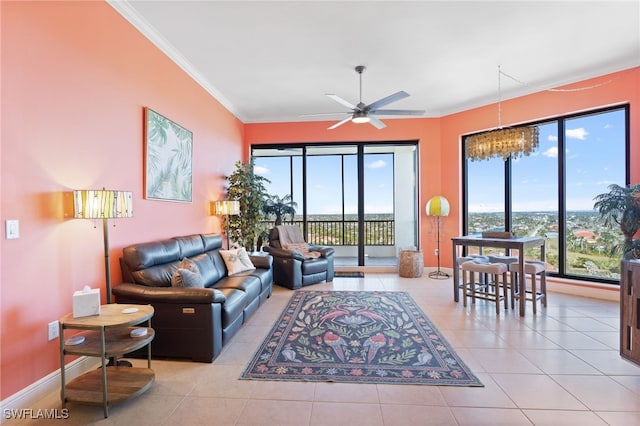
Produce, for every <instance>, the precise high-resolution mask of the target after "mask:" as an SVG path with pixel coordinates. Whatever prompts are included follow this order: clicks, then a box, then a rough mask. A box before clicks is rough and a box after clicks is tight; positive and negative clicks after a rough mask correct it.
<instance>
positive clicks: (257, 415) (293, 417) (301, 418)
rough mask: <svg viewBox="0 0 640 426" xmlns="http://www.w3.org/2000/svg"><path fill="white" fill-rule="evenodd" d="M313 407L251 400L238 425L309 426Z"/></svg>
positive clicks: (302, 404)
mask: <svg viewBox="0 0 640 426" xmlns="http://www.w3.org/2000/svg"><path fill="white" fill-rule="evenodd" d="M311 407H312V403H311V402H304V401H270V400H249V401H247V404H246V405H245V407H244V409H243V410H242V413H241V414H240V417H239V418H238V421H237V422H236V425H237V426H241V425H254V426H256V425H264V426H272V425H283V426H285V425H292V426H300V425H308V424H309V421H310V418H311Z"/></svg>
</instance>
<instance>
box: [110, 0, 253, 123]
mask: <svg viewBox="0 0 640 426" xmlns="http://www.w3.org/2000/svg"><path fill="white" fill-rule="evenodd" d="M106 1H107V3H108V4H109V5H110V6H111V7H112V8H114V9H115V10H116V11H117V12H118V13H119V14H120V15H122V16H123V17H124V18H125V19H126V20H127V21H129V23H130V24H131V25H133V27H134V28H136V29H137V30H138V31H140V33H142V35H144V36H145V37H146V38H147V39H149V40H150V41H151V42H152V43H153V44H154V45H155V46H156V47H157V48H158V49H160V50H161V51H162V52H163V53H164V54H165V55H167V56H168V57H169V59H171V60H172V61H173V62H175V63H176V65H178V66H179V67H180V68H181V69H182V70H183V71H184V72H185V73H187V74H188V75H189V76H190V77H191V78H193V79H194V80H195V81H196V83H198V84H199V85H200V86H201V87H202V88H203V89H204V90H206V91H207V92H208V93H209V94H210V95H211V96H213V97H214V98H215V99H216V100H217V101H218V102H220V103H221V104H222V106H224V107H225V108H226V109H228V110H229V111H230V112H231V113H232V114H233V115H234V116H236V117H237V118H238V119H239V120H240V121H242V122H244V121H245V120H244V119H243V117H241V116H240V114H239V113H238V111H236V108H235V107H234V106H233V104H232V103H231V102H230V101H229V99H227V98H226V97H225V96H224V95H223V94H222V93H221V92H220V91H219V90H218V89H216V88H215V86H213V84H211V82H209V81H208V80H207V79H206V78H205V77H204V76H203V75H202V74H201V73H199V72H198V70H197V69H196V68H195V67H194V66H193V64H191V63H190V62H189V61H188V60H187V59H186V58H185V57H184V56H183V55H182V54H181V53H180V52H179V51H178V50H177V49H176V48H175V47H174V46H172V45H171V43H169V42H168V41H167V40H166V39H165V38H164V37H163V36H162V35H161V34H160V33H159V32H158V31H157V30H156V29H155V28H154V27H153V25H151V24H150V23H149V22H148V21H147V20H146V19H144V18H143V17H142V16H140V14H139V13H138V12H137V11H136V9H135V8H134V7H133V6H132V5H131V4H130V2H129V1H126V0H106Z"/></svg>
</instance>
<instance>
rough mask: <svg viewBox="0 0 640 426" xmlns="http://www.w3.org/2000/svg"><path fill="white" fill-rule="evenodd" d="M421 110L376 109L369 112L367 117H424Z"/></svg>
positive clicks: (423, 111)
mask: <svg viewBox="0 0 640 426" xmlns="http://www.w3.org/2000/svg"><path fill="white" fill-rule="evenodd" d="M424 113H425V110H423V109H377V110H375V111H370V112H369V115H372V114H373V115H417V116H420V115H424Z"/></svg>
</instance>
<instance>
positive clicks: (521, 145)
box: [465, 67, 539, 161]
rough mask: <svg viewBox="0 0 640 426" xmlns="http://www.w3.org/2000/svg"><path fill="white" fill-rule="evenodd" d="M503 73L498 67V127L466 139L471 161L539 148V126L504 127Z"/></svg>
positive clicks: (504, 157) (524, 152) (513, 154)
mask: <svg viewBox="0 0 640 426" xmlns="http://www.w3.org/2000/svg"><path fill="white" fill-rule="evenodd" d="M501 74H502V71H500V67H498V128H497V129H495V130H490V131H488V132H483V133H478V134H476V135H471V136H468V137H467V138H466V139H465V155H466V157H467V158H469V159H470V160H471V161H476V160H488V159H490V158H498V157H502V158H503V159H504V160H506V159H507V158H509V157H510V156H512V157H514V158H517V157H520V156H522V155H529V154H531V153H532V152H534V151H535V150H536V149H537V148H538V144H539V130H538V127H537V126H519V127H507V128H502V105H501V92H500V89H501V87H500V86H501V85H500V80H501V78H500V76H501Z"/></svg>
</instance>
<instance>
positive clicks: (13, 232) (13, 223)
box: [6, 219, 20, 240]
mask: <svg viewBox="0 0 640 426" xmlns="http://www.w3.org/2000/svg"><path fill="white" fill-rule="evenodd" d="M6 224H7V240H15V239H16V238H18V237H20V221H19V220H17V219H14V220H7V222H6Z"/></svg>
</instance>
